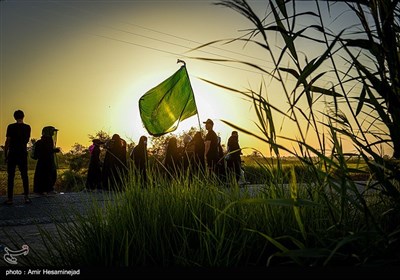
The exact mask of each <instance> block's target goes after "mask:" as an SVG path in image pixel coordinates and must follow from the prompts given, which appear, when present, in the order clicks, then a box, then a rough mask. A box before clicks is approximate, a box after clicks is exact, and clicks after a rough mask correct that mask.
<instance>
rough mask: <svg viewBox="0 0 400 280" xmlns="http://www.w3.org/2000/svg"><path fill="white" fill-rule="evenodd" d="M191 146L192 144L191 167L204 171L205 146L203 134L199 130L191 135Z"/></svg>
mask: <svg viewBox="0 0 400 280" xmlns="http://www.w3.org/2000/svg"><path fill="white" fill-rule="evenodd" d="M192 141H193V146H194V157H193V163H192V168H193V169H194V170H196V171H200V172H204V171H205V166H206V163H205V157H204V155H205V146H204V140H203V136H202V135H201V132H200V131H198V132H196V133H195V134H194V136H193V140H192Z"/></svg>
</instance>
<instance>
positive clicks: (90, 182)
mask: <svg viewBox="0 0 400 280" xmlns="http://www.w3.org/2000/svg"><path fill="white" fill-rule="evenodd" d="M92 142H93V144H92V145H91V146H90V147H89V152H90V161H89V168H88V173H87V179H86V189H87V190H91V191H94V190H101V161H100V146H101V144H103V142H101V140H99V139H93V140H92Z"/></svg>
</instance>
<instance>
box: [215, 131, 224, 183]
mask: <svg viewBox="0 0 400 280" xmlns="http://www.w3.org/2000/svg"><path fill="white" fill-rule="evenodd" d="M217 139H218V145H217V147H218V161H217V175H218V179H220V180H221V181H222V182H225V180H226V168H225V160H224V149H223V148H222V144H221V137H219V136H217Z"/></svg>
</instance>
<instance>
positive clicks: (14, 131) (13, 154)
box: [4, 110, 31, 205]
mask: <svg viewBox="0 0 400 280" xmlns="http://www.w3.org/2000/svg"><path fill="white" fill-rule="evenodd" d="M24 117H25V114H24V112H23V111H21V110H17V111H15V112H14V119H15V121H16V122H15V123H13V124H9V125H8V126H7V131H6V142H5V145H4V154H5V161H6V163H7V174H8V177H7V197H8V198H7V200H6V201H5V202H4V204H6V205H12V204H13V194H14V179H15V169H16V167H17V166H18V169H19V172H20V174H21V179H22V185H23V188H24V202H25V203H31V200H30V199H29V178H28V150H27V144H28V142H29V138H30V137H31V127H30V125H28V124H26V123H24Z"/></svg>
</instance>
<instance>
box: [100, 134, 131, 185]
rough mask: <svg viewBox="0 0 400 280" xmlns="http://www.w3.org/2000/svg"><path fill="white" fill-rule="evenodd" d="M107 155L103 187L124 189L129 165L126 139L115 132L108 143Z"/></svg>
mask: <svg viewBox="0 0 400 280" xmlns="http://www.w3.org/2000/svg"><path fill="white" fill-rule="evenodd" d="M105 147H106V155H105V157H104V164H103V176H102V180H103V187H104V188H105V189H108V190H110V189H117V190H121V189H122V183H123V178H125V174H126V171H127V169H128V167H127V161H126V141H125V140H124V139H122V138H121V137H120V136H119V135H118V134H114V135H113V136H112V138H111V140H109V141H108V142H107V143H106V146H105Z"/></svg>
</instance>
